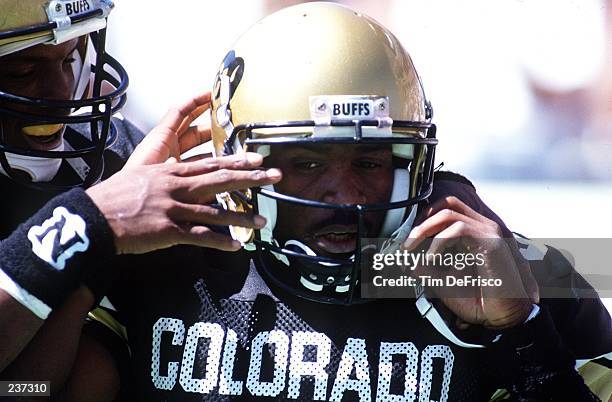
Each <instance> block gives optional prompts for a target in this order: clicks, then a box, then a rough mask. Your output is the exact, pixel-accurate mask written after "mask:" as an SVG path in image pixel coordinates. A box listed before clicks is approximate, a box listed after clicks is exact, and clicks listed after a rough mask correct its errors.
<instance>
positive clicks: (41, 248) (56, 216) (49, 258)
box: [28, 207, 89, 271]
mask: <svg viewBox="0 0 612 402" xmlns="http://www.w3.org/2000/svg"><path fill="white" fill-rule="evenodd" d="M85 227H86V225H85V221H84V220H83V218H81V217H80V216H79V215H75V214H72V213H70V212H68V210H67V209H66V208H64V207H57V208H55V209H54V210H53V216H52V217H51V218H49V219H47V220H46V221H44V222H43V224H42V225H40V226H32V227H31V228H30V230H29V231H28V239H30V242H31V243H32V251H33V252H34V254H36V255H37V256H38V257H40V258H41V259H42V260H43V261H45V262H47V263H49V264H50V265H51V266H52V267H53V268H55V269H57V270H59V271H61V270H63V269H64V267H65V266H66V261H67V260H68V259H69V258H70V257H72V256H73V255H74V253H77V252H79V251H81V252H82V251H85V250H87V248H88V247H89V238H88V237H87V235H86V234H85Z"/></svg>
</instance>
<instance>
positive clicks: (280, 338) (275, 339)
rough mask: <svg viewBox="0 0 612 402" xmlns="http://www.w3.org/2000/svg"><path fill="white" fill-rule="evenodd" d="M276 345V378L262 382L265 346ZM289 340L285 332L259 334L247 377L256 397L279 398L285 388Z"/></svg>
mask: <svg viewBox="0 0 612 402" xmlns="http://www.w3.org/2000/svg"><path fill="white" fill-rule="evenodd" d="M269 344H274V377H273V379H272V381H270V382H266V381H261V378H260V377H261V362H262V357H263V346H264V345H269ZM288 355H289V338H288V337H287V335H285V333H284V332H283V331H279V330H274V331H264V332H260V333H259V334H257V336H256V337H255V338H254V339H253V343H252V346H251V361H250V364H249V374H248V376H247V388H248V389H249V391H250V392H251V394H253V395H256V396H278V394H280V393H281V391H282V390H283V388H284V387H285V374H286V373H287V356H288Z"/></svg>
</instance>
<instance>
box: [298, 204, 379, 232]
mask: <svg viewBox="0 0 612 402" xmlns="http://www.w3.org/2000/svg"><path fill="white" fill-rule="evenodd" d="M358 222H359V220H358V214H357V212H354V211H343V210H341V209H336V210H333V212H332V213H331V214H330V215H329V216H328V217H325V218H323V219H321V220H320V221H318V222H314V223H312V224H310V225H309V226H308V227H307V228H306V233H310V234H313V233H316V232H318V231H319V230H321V229H323V228H324V227H326V226H331V225H346V226H355V229H358V228H357V225H358ZM363 223H364V229H365V230H364V232H365V234H366V235H369V233H370V232H371V231H372V227H373V223H372V221H371V217H368V214H364V216H363Z"/></svg>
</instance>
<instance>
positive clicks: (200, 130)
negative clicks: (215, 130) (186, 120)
mask: <svg viewBox="0 0 612 402" xmlns="http://www.w3.org/2000/svg"><path fill="white" fill-rule="evenodd" d="M210 138H211V131H210V127H207V126H203V125H198V126H192V127H189V128H187V129H186V130H185V132H182V133H181V134H180V135H179V148H180V149H179V152H180V153H181V154H182V153H184V152H187V151H189V150H190V149H192V148H194V147H197V146H198V145H201V144H204V143H205V142H207V141H210Z"/></svg>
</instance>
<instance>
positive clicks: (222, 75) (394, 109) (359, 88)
mask: <svg viewBox="0 0 612 402" xmlns="http://www.w3.org/2000/svg"><path fill="white" fill-rule="evenodd" d="M431 117H432V111H431V107H430V105H429V103H428V102H427V100H426V98H425V95H424V93H423V88H422V85H421V82H420V79H419V77H418V75H417V73H416V71H415V68H414V66H413V64H412V61H411V59H410V57H409V55H408V53H407V52H406V51H405V50H404V48H403V47H402V45H401V44H400V43H399V41H398V40H397V38H395V36H393V34H392V33H391V32H389V31H388V30H387V29H386V28H384V27H383V26H381V25H380V24H379V23H377V22H376V21H374V20H372V19H371V18H368V17H366V16H364V15H362V14H359V13H357V12H354V11H352V10H351V9H349V8H346V7H344V6H339V5H337V4H333V3H306V4H301V5H297V6H294V7H289V8H286V9H284V10H281V11H279V12H277V13H275V14H272V15H270V16H268V17H266V18H264V19H263V20H261V21H259V22H258V23H257V24H255V25H254V26H252V27H251V28H250V29H249V30H248V31H247V32H246V33H244V34H243V35H242V36H241V37H240V38H239V39H238V41H237V42H236V43H235V44H234V46H233V48H232V49H231V50H230V51H229V53H227V55H226V56H225V59H224V60H223V62H222V63H221V66H220V67H219V71H218V73H217V76H216V79H215V82H214V87H213V92H212V137H213V142H214V149H215V154H216V155H217V156H221V155H228V154H237V153H242V152H245V151H253V152H258V153H260V154H262V155H263V156H264V157H266V156H268V155H269V154H270V152H271V150H272V146H274V149H278V148H279V147H282V146H283V145H287V144H309V145H312V144H316V146H321V147H324V146H326V145H329V144H387V145H388V146H389V147H391V148H392V153H393V157H394V159H399V160H402V161H403V163H401V164H400V165H401V167H398V168H396V169H395V172H394V183H393V190H392V192H391V197H390V199H389V200H388V202H386V203H383V204H335V203H328V202H322V201H321V200H309V199H303V198H299V197H296V196H294V195H291V194H283V193H280V192H278V191H275V189H274V187H273V186H265V187H262V188H252V189H248V190H245V191H242V192H232V193H224V194H218V196H217V198H218V200H219V202H220V203H221V204H222V205H223V206H224V207H225V208H226V209H229V210H233V211H244V212H250V211H254V212H256V213H259V214H261V215H263V216H265V217H266V218H267V225H266V227H264V228H263V229H261V230H251V229H245V228H239V227H231V228H230V229H231V232H232V236H233V237H234V238H235V239H237V240H239V241H241V242H242V243H243V244H245V247H246V248H247V249H251V250H256V253H257V255H258V261H259V263H258V266H259V267H261V269H262V272H263V274H264V276H265V277H266V278H267V279H269V280H270V281H271V282H272V283H274V284H275V285H277V286H279V287H281V288H282V289H285V290H287V291H290V292H291V293H293V294H297V295H298V296H301V297H305V298H307V299H311V300H316V301H320V302H327V303H340V304H350V303H354V302H356V301H358V300H360V297H359V287H358V285H359V279H360V273H359V269H360V259H361V255H360V254H361V253H360V252H355V254H354V255H353V256H352V257H350V258H346V259H340V258H329V257H327V256H320V255H317V254H316V253H315V252H313V250H312V249H311V248H309V247H308V246H307V245H306V244H304V243H303V242H302V241H300V240H299V239H294V240H290V241H285V242H284V244H280V242H279V240H278V239H276V238H275V234H274V229H275V225H276V218H277V206H278V204H277V203H281V202H282V203H292V204H301V205H304V206H308V207H313V208H327V209H340V210H345V211H350V213H351V215H352V216H355V217H356V220H357V221H358V222H357V232H358V233H357V248H356V250H361V249H362V248H361V247H362V246H361V240H360V239H361V238H363V237H364V233H365V228H364V219H363V216H364V214H365V213H366V212H369V211H385V218H384V223H383V224H382V229H381V232H380V233H379V235H378V237H380V238H387V239H389V241H388V242H387V244H386V249H387V250H390V249H391V248H393V247H398V246H399V244H401V241H402V240H403V239H405V238H406V237H407V235H408V233H409V232H410V229H411V227H412V223H413V221H414V218H415V215H416V206H417V204H418V203H419V202H421V201H423V200H425V199H426V198H427V197H428V196H429V195H430V194H431V191H432V176H433V169H432V165H433V159H434V149H435V145H436V143H437V140H436V138H435V126H434V125H433V124H431ZM285 179H286V180H291V178H290V177H285V178H284V180H285ZM270 261H273V262H274V263H270Z"/></svg>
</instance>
